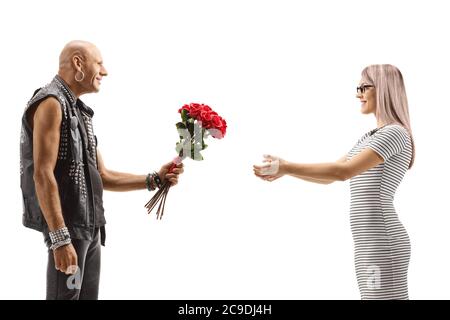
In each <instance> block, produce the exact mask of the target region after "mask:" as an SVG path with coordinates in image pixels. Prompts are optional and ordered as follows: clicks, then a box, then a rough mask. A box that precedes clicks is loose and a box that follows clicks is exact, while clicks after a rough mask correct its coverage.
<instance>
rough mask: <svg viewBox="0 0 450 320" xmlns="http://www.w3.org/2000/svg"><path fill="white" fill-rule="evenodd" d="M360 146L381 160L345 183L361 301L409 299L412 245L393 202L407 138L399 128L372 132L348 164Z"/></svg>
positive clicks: (406, 153) (408, 154)
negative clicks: (348, 189)
mask: <svg viewBox="0 0 450 320" xmlns="http://www.w3.org/2000/svg"><path fill="white" fill-rule="evenodd" d="M365 148H370V149H372V150H373V151H375V152H376V153H378V154H379V155H380V156H381V157H382V158H383V160H384V162H383V163H381V164H379V165H377V166H376V167H374V168H371V169H369V170H367V171H365V172H363V173H361V174H360V175H358V176H355V177H353V178H351V180H350V190H351V205H350V224H351V230H352V235H353V241H354V248H355V266H356V276H357V280H358V287H359V290H360V293H361V299H408V282H407V273H408V264H409V259H410V255H411V247H410V242H409V237H408V234H407V232H406V230H405V228H404V227H403V225H402V223H401V222H400V220H399V219H398V216H397V213H396V212H395V208H394V203H393V202H394V195H395V191H396V189H397V187H398V185H399V184H400V182H401V181H402V179H403V176H404V175H405V173H406V171H407V170H408V166H409V163H410V160H411V156H412V147H411V139H410V136H409V134H408V131H407V130H406V129H405V128H404V127H402V126H400V125H396V124H394V125H387V126H384V127H381V128H377V129H374V130H371V131H370V132H367V133H366V134H365V135H363V136H362V137H361V139H359V141H358V142H357V143H356V145H355V146H354V147H353V148H352V149H351V150H350V152H349V153H348V154H347V160H350V159H351V158H352V157H353V156H355V155H356V154H358V153H360V152H361V151H362V150H364V149H365Z"/></svg>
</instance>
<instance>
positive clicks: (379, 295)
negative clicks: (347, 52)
mask: <svg viewBox="0 0 450 320" xmlns="http://www.w3.org/2000/svg"><path fill="white" fill-rule="evenodd" d="M356 97H357V98H358V99H360V100H361V112H362V113H363V114H374V115H375V118H376V121H377V128H375V129H373V130H370V131H369V132H367V133H365V134H364V135H363V136H362V137H361V138H360V139H359V140H358V142H357V143H356V144H355V146H354V147H353V148H352V149H351V150H350V151H349V152H348V153H347V154H346V155H345V156H343V157H342V158H341V159H339V160H338V161H336V162H331V163H318V164H304V163H293V162H288V161H286V160H283V159H280V158H277V157H274V156H269V155H266V156H264V157H265V160H264V164H263V165H255V166H254V172H255V175H257V176H258V177H260V178H262V179H264V180H266V181H273V180H276V179H278V178H280V177H282V176H284V175H290V176H294V177H297V178H300V179H303V180H306V181H310V182H316V183H321V184H329V183H332V182H334V181H345V180H347V179H350V189H351V205H350V221H351V230H352V234H353V240H354V247H355V265H356V276H357V280H358V286H359V290H360V293H361V298H362V299H408V282H407V273H408V265H409V259H410V254H411V249H410V242H409V237H408V234H407V232H406V230H405V228H404V227H403V225H402V223H401V222H400V220H399V218H398V216H397V213H396V211H395V208H394V204H393V202H394V195H395V191H396V189H397V187H398V186H399V184H400V182H401V181H402V179H403V176H404V175H405V173H406V171H407V170H408V169H410V168H411V166H412V165H413V163H414V155H415V152H414V143H413V139H412V134H411V126H410V120H409V111H408V101H407V98H406V92H405V86H404V82H403V77H402V74H401V73H400V71H399V70H398V69H397V68H396V67H394V66H392V65H386V64H385V65H371V66H368V67H366V68H365V69H364V70H363V71H362V78H361V81H360V83H359V86H358V87H357V95H356Z"/></svg>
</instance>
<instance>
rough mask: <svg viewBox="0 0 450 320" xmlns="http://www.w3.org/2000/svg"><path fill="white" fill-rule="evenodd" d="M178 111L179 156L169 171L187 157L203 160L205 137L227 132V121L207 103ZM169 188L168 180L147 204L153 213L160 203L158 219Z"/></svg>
mask: <svg viewBox="0 0 450 320" xmlns="http://www.w3.org/2000/svg"><path fill="white" fill-rule="evenodd" d="M178 113H180V115H181V121H180V122H178V123H177V124H176V127H177V130H178V134H179V136H180V141H179V142H177V144H176V148H175V149H176V151H177V153H178V156H177V157H176V158H175V159H174V160H173V165H172V167H171V168H170V170H169V172H170V171H171V170H172V169H173V168H174V167H175V166H176V165H177V164H180V163H181V162H182V161H183V160H184V159H185V158H186V157H189V158H191V159H193V160H197V161H200V160H203V156H202V155H201V153H200V152H201V151H203V150H205V149H206V148H207V147H208V145H207V144H205V139H206V138H207V137H208V136H212V137H213V138H216V139H222V138H223V137H224V136H225V134H226V132H227V122H226V121H225V119H223V118H222V117H221V116H219V115H218V114H217V112H215V111H213V110H212V109H211V108H210V107H209V106H207V105H205V104H199V103H191V104H185V105H184V106H183V107H181V108H180V109H179V110H178ZM169 189H170V183H169V182H168V181H166V182H165V183H164V185H163V186H162V187H161V188H160V189H159V190H158V192H157V193H156V194H155V195H154V196H153V197H152V198H151V199H150V201H149V202H148V203H147V204H146V205H145V207H146V208H147V210H148V213H151V211H152V210H153V209H154V208H155V206H156V205H157V204H158V203H159V206H158V210H157V212H156V218H157V219H161V218H162V216H163V214H164V206H165V202H166V197H167V194H168V193H169Z"/></svg>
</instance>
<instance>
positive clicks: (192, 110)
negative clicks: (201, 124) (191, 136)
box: [189, 105, 202, 119]
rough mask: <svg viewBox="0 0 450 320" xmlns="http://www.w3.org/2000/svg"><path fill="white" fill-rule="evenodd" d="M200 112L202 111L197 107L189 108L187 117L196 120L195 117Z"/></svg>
mask: <svg viewBox="0 0 450 320" xmlns="http://www.w3.org/2000/svg"><path fill="white" fill-rule="evenodd" d="M201 110H202V109H201V107H200V106H199V105H196V106H191V111H190V112H189V115H190V116H191V117H192V118H194V119H197V117H198V115H199V114H200V112H201Z"/></svg>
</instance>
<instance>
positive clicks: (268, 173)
mask: <svg viewBox="0 0 450 320" xmlns="http://www.w3.org/2000/svg"><path fill="white" fill-rule="evenodd" d="M286 163H287V161H286V160H283V159H281V158H278V157H275V156H271V155H267V154H265V155H264V160H263V164H262V165H254V166H253V171H254V173H255V176H257V177H259V178H261V179H263V180H265V181H274V180H277V179H279V178H281V177H282V176H284V175H285V174H286Z"/></svg>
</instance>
